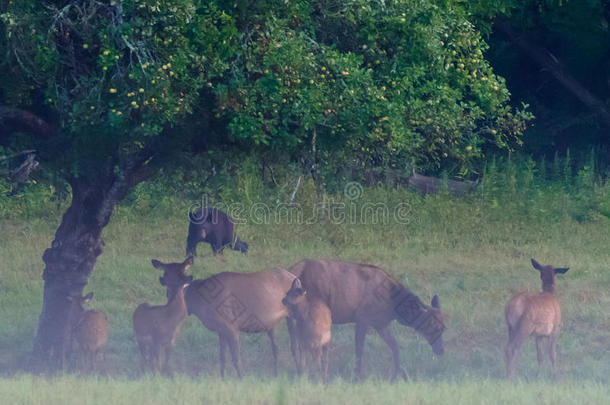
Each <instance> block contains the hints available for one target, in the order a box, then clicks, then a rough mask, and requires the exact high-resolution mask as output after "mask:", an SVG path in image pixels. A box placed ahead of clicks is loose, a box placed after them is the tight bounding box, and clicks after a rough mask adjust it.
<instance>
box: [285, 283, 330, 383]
mask: <svg viewBox="0 0 610 405" xmlns="http://www.w3.org/2000/svg"><path fill="white" fill-rule="evenodd" d="M282 304H284V305H286V306H287V307H288V309H289V311H290V316H291V317H293V318H294V319H295V320H296V334H297V339H298V346H299V352H300V353H299V363H298V365H297V368H298V370H299V372H300V371H301V370H302V369H304V368H305V356H304V353H305V351H308V352H309V353H310V354H311V356H312V358H313V359H314V360H315V362H316V364H317V365H318V369H319V370H320V375H321V376H322V380H323V381H324V382H327V381H328V344H329V343H330V329H331V325H332V323H333V320H332V316H331V313H330V309H329V308H328V306H326V304H324V302H322V300H321V299H320V298H317V297H310V296H308V295H307V291H306V290H305V289H304V288H303V286H302V285H301V280H300V279H298V278H295V279H294V281H293V282H292V286H291V287H290V290H289V291H288V292H287V293H286V296H285V297H284V299H282Z"/></svg>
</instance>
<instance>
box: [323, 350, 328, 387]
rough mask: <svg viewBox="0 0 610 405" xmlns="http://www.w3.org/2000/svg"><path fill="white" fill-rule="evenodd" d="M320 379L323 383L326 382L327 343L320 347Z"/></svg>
mask: <svg viewBox="0 0 610 405" xmlns="http://www.w3.org/2000/svg"><path fill="white" fill-rule="evenodd" d="M322 367H323V370H322V379H323V381H324V384H327V383H328V343H327V344H325V345H324V346H323V347H322Z"/></svg>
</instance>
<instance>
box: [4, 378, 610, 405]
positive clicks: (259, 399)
mask: <svg viewBox="0 0 610 405" xmlns="http://www.w3.org/2000/svg"><path fill="white" fill-rule="evenodd" d="M0 392H3V401H5V403H10V404H12V405H18V404H27V405H38V404H40V405H46V404H64V405H70V404H77V405H94V404H115V405H121V404H125V405H132V404H149V405H153V404H163V405H165V404H169V403H172V404H176V405H178V404H261V405H263V404H308V405H312V404H328V403H333V404H346V405H347V404H349V405H352V404H353V405H357V404H392V405H393V404H397V403H400V404H445V403H449V404H468V405H476V404H490V403H496V404H536V405H540V404H553V405H560V404H570V405H571V404H591V405H593V404H607V401H608V398H609V397H610V388H609V387H608V386H607V385H603V384H600V383H591V382H586V383H568V384H559V385H557V384H551V383H548V382H542V383H535V384H534V383H516V384H515V383H510V382H506V381H495V380H489V379H483V380H477V381H472V380H463V379H460V380H451V381H440V382H423V381H417V382H408V383H396V384H391V383H388V382H386V381H378V380H369V381H366V382H364V383H361V384H353V383H349V382H345V381H343V380H337V381H334V382H333V383H331V384H329V385H328V386H322V385H320V384H316V383H310V382H307V381H303V380H296V381H294V380H290V379H287V378H278V379H265V380H260V379H257V378H253V377H249V378H246V379H244V380H242V381H235V380H231V379H229V380H225V381H223V380H220V379H217V378H206V379H196V380H195V379H189V378H185V377H179V378H176V379H174V380H167V379H159V378H157V379H150V378H146V379H139V380H128V379H124V378H119V379H116V378H87V379H84V378H79V377H75V376H67V377H60V378H52V379H46V378H39V377H33V376H28V375H24V376H18V377H17V378H14V379H10V380H0Z"/></svg>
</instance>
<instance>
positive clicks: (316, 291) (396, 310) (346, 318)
mask: <svg viewBox="0 0 610 405" xmlns="http://www.w3.org/2000/svg"><path fill="white" fill-rule="evenodd" d="M290 271H291V272H292V273H293V274H295V275H297V276H298V277H299V278H300V279H301V282H302V284H303V287H304V288H305V290H307V294H308V295H309V296H312V297H318V298H320V299H321V300H322V301H323V302H324V303H325V304H326V305H327V306H328V307H329V308H330V311H331V313H332V321H333V323H334V324H343V323H355V324H356V339H355V340H356V371H355V372H356V377H357V378H362V353H363V350H364V340H365V337H366V332H367V330H368V329H369V328H370V327H372V328H374V329H375V330H376V331H377V333H378V334H379V336H381V338H382V339H383V341H384V342H385V343H386V344H387V345H388V347H389V348H390V350H391V351H392V358H393V361H394V368H393V372H392V378H393V379H395V378H396V377H397V376H398V375H400V376H401V377H402V378H403V379H405V380H406V378H407V376H406V373H405V372H404V371H403V370H402V368H401V367H400V352H399V349H398V343H397V342H396V339H394V336H393V335H392V332H391V329H390V323H391V322H392V320H394V319H396V320H398V322H399V323H401V324H403V325H406V326H410V327H412V328H414V329H415V330H416V331H418V332H419V333H420V334H422V335H423V336H424V337H425V338H426V340H427V341H428V343H429V344H430V345H431V346H432V350H433V351H434V353H436V354H438V355H442V354H443V353H444V350H445V349H444V346H443V339H442V334H443V331H444V330H445V321H444V320H445V316H444V315H443V313H442V312H441V310H440V301H439V299H438V296H436V295H435V296H434V298H433V299H432V305H431V306H429V305H426V304H424V303H423V302H422V301H421V300H420V299H419V297H417V295H415V294H413V293H412V292H411V291H410V290H409V289H408V288H406V287H404V286H403V285H402V284H401V283H399V282H398V281H396V280H395V279H394V278H393V277H392V276H391V275H390V274H388V273H387V272H386V271H385V270H383V269H381V268H379V267H376V266H371V265H368V264H359V263H350V262H343V261H334V260H312V259H305V260H302V261H300V262H298V263H297V264H295V265H293V266H292V267H291V268H290Z"/></svg>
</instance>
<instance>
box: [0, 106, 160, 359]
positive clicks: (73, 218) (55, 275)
mask: <svg viewBox="0 0 610 405" xmlns="http://www.w3.org/2000/svg"><path fill="white" fill-rule="evenodd" d="M0 121H2V122H3V123H4V124H5V125H7V124H8V127H9V129H10V130H12V131H15V130H17V131H26V132H29V133H31V134H33V135H34V136H35V137H37V138H48V137H51V136H56V135H57V134H58V133H59V131H58V130H57V129H56V128H54V127H53V126H52V125H49V124H48V123H47V122H46V121H45V120H44V119H42V118H40V117H38V116H36V115H35V114H32V113H30V112H28V111H24V110H20V109H16V108H12V107H5V106H2V105H0ZM158 141H159V139H158V138H157V139H156V140H155V141H151V143H150V144H148V145H147V146H145V147H144V148H143V149H141V150H139V151H138V152H134V153H133V154H132V155H131V156H129V157H124V158H123V159H122V160H121V161H114V160H113V159H110V160H109V161H107V162H105V163H104V162H102V161H100V162H97V163H98V164H99V165H98V170H97V171H96V172H95V173H93V174H92V173H91V172H90V171H89V172H87V174H84V175H81V176H79V177H78V178H77V177H75V176H72V175H67V178H66V180H67V181H68V183H69V184H70V186H71V187H72V203H71V205H70V207H69V208H68V210H67V211H66V212H65V213H64V215H63V217H62V221H61V224H60V225H59V228H58V229H57V231H56V233H55V239H54V240H53V243H52V244H51V247H50V248H48V249H46V250H45V252H44V254H43V255H42V259H43V261H44V263H45V268H44V271H43V274H42V278H43V279H44V295H43V304H42V310H41V313H40V317H39V320H38V332H37V334H36V338H35V340H34V351H33V359H32V360H33V361H32V363H33V364H32V367H33V368H34V369H35V370H41V369H43V370H49V371H55V370H61V369H63V368H64V366H65V364H66V358H67V356H68V355H69V352H70V349H71V343H72V342H71V334H72V329H73V324H74V322H75V321H76V319H74V318H75V315H76V311H74V309H75V308H74V304H73V303H72V302H71V301H70V300H68V296H79V297H80V296H82V292H83V289H84V287H85V286H86V285H87V282H88V280H89V275H90V274H91V272H92V271H93V267H94V266H95V262H96V260H97V258H98V256H99V255H100V254H102V251H103V247H104V241H103V239H102V230H103V229H104V227H105V226H106V225H107V224H108V222H109V221H110V217H111V215H112V212H113V210H114V207H115V205H116V204H117V203H118V202H120V201H121V200H122V199H123V198H124V197H125V196H126V195H127V193H128V192H129V191H130V190H131V189H132V188H133V187H134V186H135V185H136V184H138V183H140V182H142V181H145V180H146V179H148V178H149V177H150V176H151V175H152V173H153V170H152V169H151V165H153V164H154V163H153V157H154V156H155V155H156V153H157V152H158V151H159V150H160V149H161V148H160V142H158ZM117 168H118V169H117Z"/></svg>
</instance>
